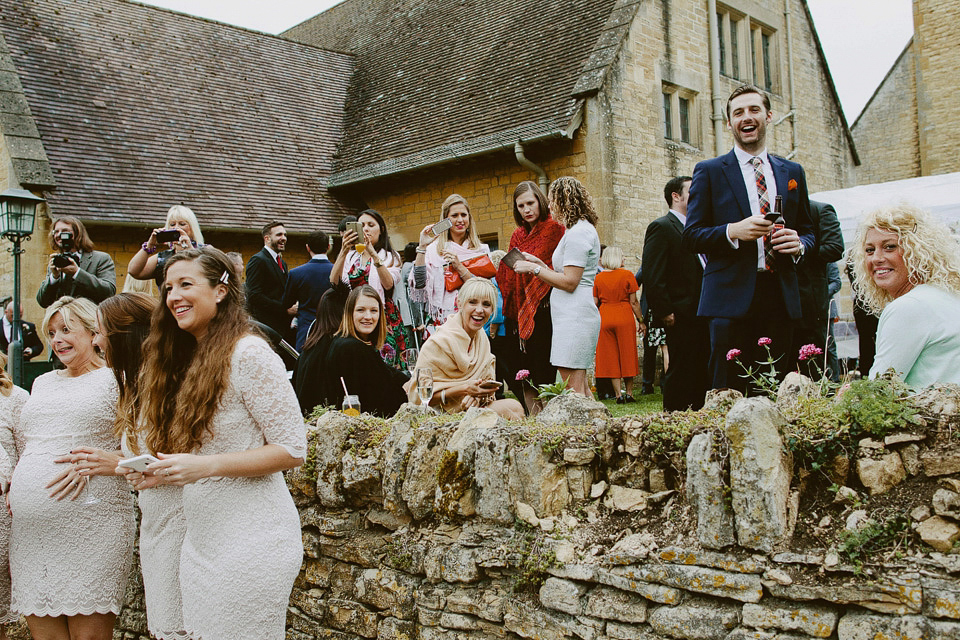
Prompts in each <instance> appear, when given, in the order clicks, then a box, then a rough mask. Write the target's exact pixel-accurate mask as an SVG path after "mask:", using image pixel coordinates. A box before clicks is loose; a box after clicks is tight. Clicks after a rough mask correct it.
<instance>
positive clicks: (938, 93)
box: [851, 0, 960, 184]
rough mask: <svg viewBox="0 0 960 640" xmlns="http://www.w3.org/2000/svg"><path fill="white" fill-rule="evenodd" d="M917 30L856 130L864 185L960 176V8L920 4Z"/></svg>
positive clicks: (918, 0) (944, 1) (941, 1)
mask: <svg viewBox="0 0 960 640" xmlns="http://www.w3.org/2000/svg"><path fill="white" fill-rule="evenodd" d="M913 31H914V33H913V38H911V39H910V42H908V43H907V46H906V47H905V48H904V50H903V52H902V53H901V54H900V57H899V58H897V61H896V62H895V63H894V64H893V66H892V67H891V68H890V71H889V72H888V73H887V75H886V77H885V78H884V79H883V82H881V83H880V86H879V87H877V90H876V91H875V92H874V94H873V96H872V97H871V98H870V101H869V102H868V103H867V105H866V106H865V107H864V109H863V111H862V112H861V114H860V115H859V116H858V117H857V120H856V121H855V122H854V123H853V126H852V127H851V131H852V133H853V137H854V140H855V141H856V146H857V151H858V152H859V154H860V158H861V160H862V164H861V165H860V166H859V167H857V168H856V169H855V171H854V176H855V183H856V184H870V183H874V182H889V181H891V180H903V179H906V178H918V177H920V176H931V175H937V174H943V173H952V172H955V171H960V106H958V105H957V101H956V99H955V98H954V94H953V92H954V91H955V90H956V75H957V73H958V72H960V48H958V46H957V45H958V43H960V4H958V3H957V2H954V1H952V0H913Z"/></svg>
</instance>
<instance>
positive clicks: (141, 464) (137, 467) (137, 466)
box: [117, 453, 160, 473]
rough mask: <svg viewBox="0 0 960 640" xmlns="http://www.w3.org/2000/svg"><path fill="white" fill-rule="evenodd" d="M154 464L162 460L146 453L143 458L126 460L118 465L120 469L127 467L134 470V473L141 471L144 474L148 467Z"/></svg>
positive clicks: (137, 457)
mask: <svg viewBox="0 0 960 640" xmlns="http://www.w3.org/2000/svg"><path fill="white" fill-rule="evenodd" d="M153 462H160V458H157V457H155V456H152V455H150V454H149V453H145V454H143V455H142V456H135V457H133V458H124V459H123V460H121V461H120V462H118V463H117V466H119V467H126V468H128V469H133V470H134V471H139V472H140V473H143V472H144V471H146V470H147V465H148V464H151V463H153Z"/></svg>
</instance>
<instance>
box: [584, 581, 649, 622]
mask: <svg viewBox="0 0 960 640" xmlns="http://www.w3.org/2000/svg"><path fill="white" fill-rule="evenodd" d="M584 613H586V614H587V615H588V616H593V617H594V618H603V619H605V620H617V621H619V622H635V623H640V622H646V621H647V601H646V600H645V599H644V598H642V597H640V596H637V595H634V594H632V593H627V592H626V591H621V590H620V589H611V588H610V587H605V586H599V587H595V588H594V589H593V590H591V591H590V593H589V595H588V596H587V603H586V607H585V608H584Z"/></svg>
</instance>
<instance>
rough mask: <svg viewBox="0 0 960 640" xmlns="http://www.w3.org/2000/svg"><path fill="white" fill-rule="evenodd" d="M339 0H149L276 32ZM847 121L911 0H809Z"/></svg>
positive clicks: (874, 79)
mask: <svg viewBox="0 0 960 640" xmlns="http://www.w3.org/2000/svg"><path fill="white" fill-rule="evenodd" d="M338 2H339V0H267V1H266V2H265V1H264V0H154V1H152V2H148V4H153V5H156V6H160V7H167V8H169V9H173V10H175V11H183V12H185V13H191V14H193V15H198V16H203V17H205V18H212V19H214V20H220V21H221V22H227V23H229V24H235V25H238V26H241V27H247V28H249V29H256V30H258V31H265V32H267V33H280V32H281V31H284V30H286V29H289V28H290V27H292V26H294V25H296V24H299V23H300V22H303V21H304V20H306V19H307V18H310V17H311V16H314V15H316V14H318V13H320V12H321V11H323V10H324V9H326V8H328V7H331V6H333V5H335V4H337V3H338ZM807 4H808V5H809V6H810V11H811V13H813V19H814V22H815V23H816V27H817V33H818V34H819V36H820V42H821V44H822V45H823V50H824V54H825V55H826V56H827V64H829V66H830V72H831V74H832V75H833V81H834V83H835V84H836V86H837V92H838V93H839V94H840V102H841V103H842V105H843V111H844V114H845V115H846V117H847V122H848V124H853V121H854V120H855V119H856V117H857V115H859V113H860V111H861V110H862V109H863V107H864V105H866V103H867V100H869V99H870V96H871V95H873V92H874V91H875V90H876V88H877V86H878V85H879V84H880V82H881V81H882V80H883V77H884V76H885V75H886V73H887V71H889V70H890V66H891V65H892V64H893V63H894V61H895V60H896V59H897V56H899V55H900V52H901V51H902V50H903V47H904V46H905V45H906V44H907V41H908V40H909V39H910V36H911V35H912V34H913V12H912V9H911V0H807Z"/></svg>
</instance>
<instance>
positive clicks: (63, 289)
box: [37, 216, 117, 309]
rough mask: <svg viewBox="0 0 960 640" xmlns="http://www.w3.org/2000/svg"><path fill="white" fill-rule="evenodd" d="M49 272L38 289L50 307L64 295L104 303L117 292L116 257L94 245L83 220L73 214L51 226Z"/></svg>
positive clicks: (39, 300)
mask: <svg viewBox="0 0 960 640" xmlns="http://www.w3.org/2000/svg"><path fill="white" fill-rule="evenodd" d="M50 246H51V247H52V248H53V250H54V252H55V253H52V254H51V255H50V261H49V263H48V264H47V275H46V277H45V278H44V279H43V282H41V283H40V288H39V289H38V291H37V303H38V304H39V305H40V306H41V307H43V308H44V309H46V308H47V307H49V306H50V305H51V304H53V303H54V302H56V301H57V300H59V299H60V297H61V296H73V297H74V298H89V299H90V300H93V301H94V302H95V303H97V304H100V303H101V302H103V301H104V300H106V299H107V298H109V297H110V296H112V295H113V294H115V293H116V292H117V273H116V268H115V267H114V265H113V259H112V258H111V257H110V256H109V255H108V254H106V253H104V252H103V251H96V250H94V248H93V241H92V240H90V236H89V235H87V229H86V227H84V226H83V223H82V222H81V221H80V220H79V219H77V218H74V217H72V216H63V217H62V218H57V219H56V221H55V222H54V223H53V227H52V228H51V229H50Z"/></svg>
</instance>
